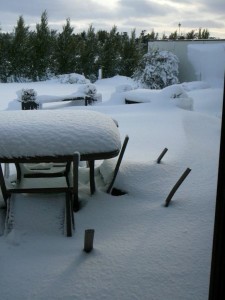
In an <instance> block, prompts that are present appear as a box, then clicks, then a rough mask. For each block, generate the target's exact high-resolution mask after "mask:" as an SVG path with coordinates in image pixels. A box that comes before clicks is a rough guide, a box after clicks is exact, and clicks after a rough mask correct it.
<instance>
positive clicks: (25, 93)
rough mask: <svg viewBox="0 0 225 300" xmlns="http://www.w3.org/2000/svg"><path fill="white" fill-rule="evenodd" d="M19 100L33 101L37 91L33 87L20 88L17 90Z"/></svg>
mask: <svg viewBox="0 0 225 300" xmlns="http://www.w3.org/2000/svg"><path fill="white" fill-rule="evenodd" d="M17 94H18V96H19V98H20V101H21V102H24V103H26V102H35V101H36V98H37V93H36V91H35V90H34V89H22V90H21V91H19V92H17Z"/></svg>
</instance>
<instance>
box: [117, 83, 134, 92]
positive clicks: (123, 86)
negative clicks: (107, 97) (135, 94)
mask: <svg viewBox="0 0 225 300" xmlns="http://www.w3.org/2000/svg"><path fill="white" fill-rule="evenodd" d="M131 90H133V87H132V86H131V85H130V84H121V85H119V86H117V87H116V92H117V93H122V92H127V91H131Z"/></svg>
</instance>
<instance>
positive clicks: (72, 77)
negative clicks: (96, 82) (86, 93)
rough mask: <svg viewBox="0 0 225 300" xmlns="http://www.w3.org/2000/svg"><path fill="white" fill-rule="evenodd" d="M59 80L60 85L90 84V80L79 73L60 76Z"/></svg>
mask: <svg viewBox="0 0 225 300" xmlns="http://www.w3.org/2000/svg"><path fill="white" fill-rule="evenodd" d="M57 78H58V79H59V82H60V83H70V84H75V83H77V84H86V83H89V82H90V80H89V79H86V78H85V77H84V76H83V75H81V74H77V73H71V74H64V75H58V76H57Z"/></svg>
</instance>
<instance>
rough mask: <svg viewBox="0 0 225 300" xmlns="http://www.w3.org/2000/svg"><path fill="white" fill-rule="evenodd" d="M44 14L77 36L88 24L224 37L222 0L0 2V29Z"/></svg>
mask: <svg viewBox="0 0 225 300" xmlns="http://www.w3.org/2000/svg"><path fill="white" fill-rule="evenodd" d="M44 10H46V11H47V13H48V24H49V26H50V28H52V29H56V30H58V31H61V29H62V26H63V25H64V24H65V23H66V19H67V18H70V22H71V24H72V26H73V27H74V32H75V33H78V32H80V31H82V30H87V29H88V27H89V26H90V25H91V24H92V25H93V27H94V28H95V30H96V31H97V30H99V29H103V30H107V31H109V30H110V29H111V28H112V26H114V25H116V26H117V29H118V31H119V32H124V31H127V32H128V33H130V32H131V31H132V30H133V29H136V32H137V34H139V33H140V32H141V30H146V32H149V33H150V32H151V31H152V30H153V29H154V31H155V32H157V33H159V36H160V37H161V36H162V34H163V33H165V34H167V35H169V34H170V33H171V32H174V31H175V30H177V32H178V33H179V26H178V24H179V23H180V24H181V26H180V33H184V34H185V33H187V32H189V31H190V30H192V29H194V30H198V28H203V29H204V28H207V29H208V30H209V32H210V35H211V36H213V37H219V38H225V0H0V27H1V29H2V31H9V32H12V31H13V29H14V27H15V26H16V23H17V21H18V18H19V16H21V15H22V16H23V18H24V20H25V24H26V25H27V26H29V27H30V29H35V25H36V24H37V23H39V22H40V17H41V14H42V13H43V11H44Z"/></svg>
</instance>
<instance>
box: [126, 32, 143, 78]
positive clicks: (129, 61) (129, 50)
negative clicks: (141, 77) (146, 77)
mask: <svg viewBox="0 0 225 300" xmlns="http://www.w3.org/2000/svg"><path fill="white" fill-rule="evenodd" d="M121 48H122V49H121V63H120V74H121V75H124V76H128V77H130V76H132V75H133V73H134V71H135V69H136V68H137V65H138V63H139V61H140V59H141V57H142V56H143V54H144V53H143V49H142V47H141V42H140V39H136V33H135V30H133V31H132V32H131V37H130V38H129V36H128V34H127V33H125V34H123V36H122V47H121Z"/></svg>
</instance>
